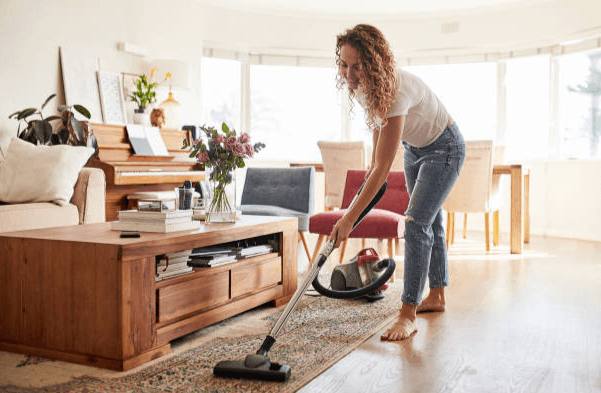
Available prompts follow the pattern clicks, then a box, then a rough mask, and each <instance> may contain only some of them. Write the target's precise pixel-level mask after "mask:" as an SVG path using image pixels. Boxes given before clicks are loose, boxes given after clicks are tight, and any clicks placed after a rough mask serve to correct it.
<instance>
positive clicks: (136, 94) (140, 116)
mask: <svg viewBox="0 0 601 393" xmlns="http://www.w3.org/2000/svg"><path fill="white" fill-rule="evenodd" d="M155 72H156V68H153V69H152V70H150V77H147V76H146V75H144V74H142V75H140V77H139V78H138V80H137V81H136V89H135V90H134V91H133V93H131V94H130V96H129V98H130V99H131V101H133V102H135V103H136V105H137V108H136V109H135V110H134V123H136V124H149V114H148V112H147V109H148V106H149V105H151V104H154V103H155V102H156V91H155V89H156V87H157V86H158V85H159V84H160V83H163V82H164V81H166V80H167V79H170V78H171V73H170V72H167V74H165V79H164V80H162V81H161V82H155V81H154V74H155Z"/></svg>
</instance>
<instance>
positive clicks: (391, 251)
mask: <svg viewBox="0 0 601 393" xmlns="http://www.w3.org/2000/svg"><path fill="white" fill-rule="evenodd" d="M394 240H395V239H388V258H391V259H394ZM395 271H396V270H395ZM394 276H395V274H394V273H392V276H391V277H390V282H394Z"/></svg>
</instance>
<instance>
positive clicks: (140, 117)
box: [133, 109, 150, 126]
mask: <svg viewBox="0 0 601 393" xmlns="http://www.w3.org/2000/svg"><path fill="white" fill-rule="evenodd" d="M133 120H134V124H140V125H143V126H149V125H150V114H149V113H148V111H146V110H140V109H136V110H134V119H133Z"/></svg>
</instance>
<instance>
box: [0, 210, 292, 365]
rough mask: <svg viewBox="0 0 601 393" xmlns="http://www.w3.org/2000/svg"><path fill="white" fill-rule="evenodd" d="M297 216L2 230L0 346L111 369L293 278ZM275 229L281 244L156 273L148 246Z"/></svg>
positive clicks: (283, 291)
mask: <svg viewBox="0 0 601 393" xmlns="http://www.w3.org/2000/svg"><path fill="white" fill-rule="evenodd" d="M297 228H298V225H297V219H296V218H278V217H261V216H242V218H241V219H240V220H238V221H237V222H236V223H235V224H210V225H201V228H200V229H199V230H196V231H181V232H173V233H165V234H162V233H161V234H159V233H142V234H141V237H140V238H138V239H135V238H134V239H121V238H120V237H119V233H120V232H118V231H111V230H110V223H100V224H89V225H78V226H70V227H60V228H50V229H41V230H32V231H21V232H9V233H0V259H1V263H0V282H1V283H2V285H0V304H1V306H0V349H2V350H6V351H10V352H19V353H25V354H30V355H36V356H42V357H46V358H51V359H59V360H66V361H69V362H74V363H81V364H86V365H92V366H96V367H102V368H109V369H114V370H128V369H131V368H133V367H136V366H138V365H141V364H143V363H146V362H148V361H150V360H152V359H155V358H157V357H160V356H163V355H165V354H167V353H169V352H170V350H171V346H170V343H169V342H170V341H171V340H173V339H175V338H177V337H180V336H183V335H185V334H187V333H190V332H193V331H195V330H198V329H200V328H202V327H205V326H208V325H211V324H213V323H216V322H218V321H221V320H223V319H226V318H228V317H231V316H233V315H236V314H238V313H241V312H243V311H246V310H249V309H251V308H253V307H256V306H259V305H261V304H264V303H267V302H272V303H273V304H274V305H280V304H283V303H285V302H287V301H288V300H289V299H290V297H291V296H292V294H293V293H294V291H295V290H296V286H297V255H298V254H297V253H298V241H297V237H298V230H297ZM271 234H275V235H274V237H275V239H276V240H277V239H279V243H280V244H279V245H280V247H279V250H277V252H273V253H271V254H266V255H261V256H258V257H253V258H248V259H243V260H239V261H237V262H235V263H232V264H227V265H223V266H218V267H212V268H199V269H196V270H195V271H194V272H193V273H190V274H187V275H184V276H179V277H173V278H169V279H165V280H163V281H159V282H156V280H155V269H156V267H155V256H156V255H160V254H164V253H168V252H175V251H182V250H186V249H191V248H195V247H204V246H209V245H216V244H221V243H226V242H230V241H236V240H243V239H251V238H255V237H257V236H262V235H271Z"/></svg>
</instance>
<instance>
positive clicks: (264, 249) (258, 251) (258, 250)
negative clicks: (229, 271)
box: [236, 244, 273, 259]
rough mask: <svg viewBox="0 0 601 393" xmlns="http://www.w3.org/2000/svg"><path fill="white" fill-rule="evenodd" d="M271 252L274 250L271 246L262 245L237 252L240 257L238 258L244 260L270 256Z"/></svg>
mask: <svg viewBox="0 0 601 393" xmlns="http://www.w3.org/2000/svg"><path fill="white" fill-rule="evenodd" d="M271 250H273V247H272V246H271V245H269V244H261V245H258V246H251V247H243V248H239V249H238V250H237V253H236V255H237V256H238V258H240V259H243V258H250V257H255V256H257V255H263V254H268V253H270V252H271Z"/></svg>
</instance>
